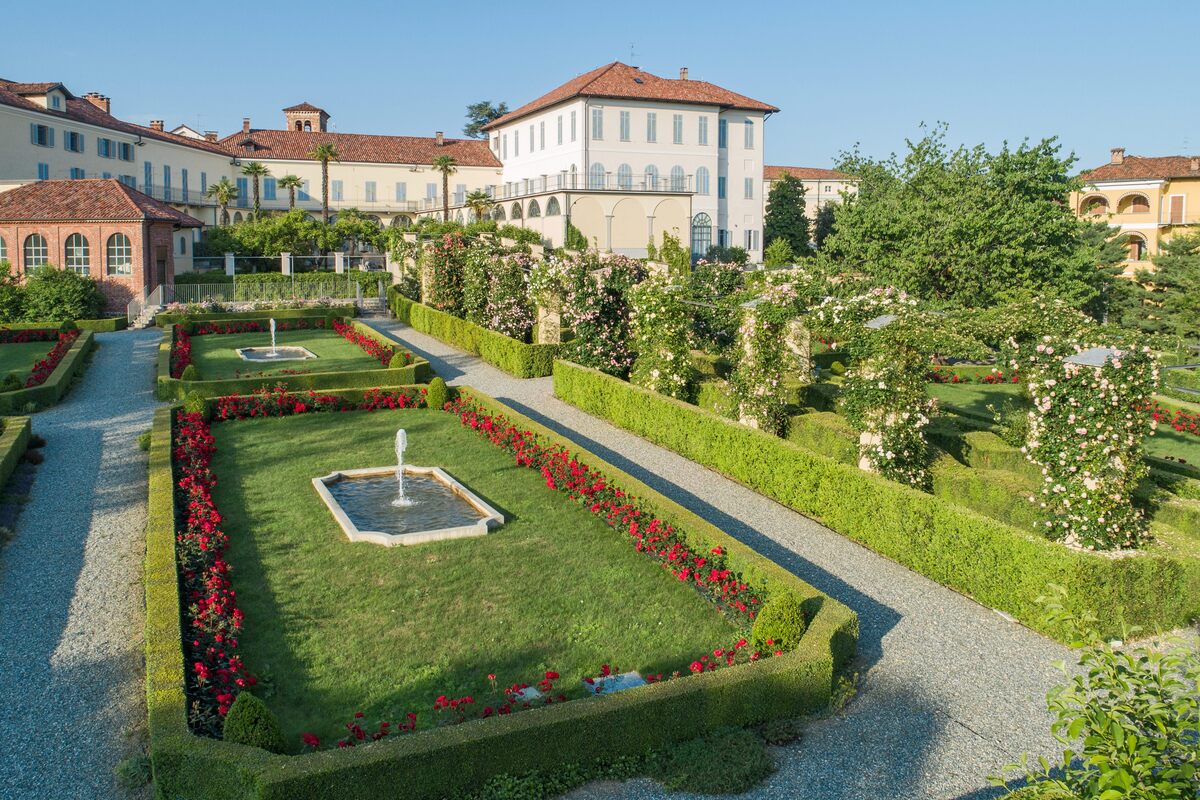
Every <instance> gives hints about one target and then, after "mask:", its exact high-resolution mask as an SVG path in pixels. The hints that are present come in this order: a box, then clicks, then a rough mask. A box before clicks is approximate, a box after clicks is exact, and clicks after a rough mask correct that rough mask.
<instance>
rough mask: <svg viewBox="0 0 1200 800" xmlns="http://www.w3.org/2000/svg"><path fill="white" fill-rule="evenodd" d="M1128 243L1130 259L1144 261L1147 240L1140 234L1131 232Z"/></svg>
mask: <svg viewBox="0 0 1200 800" xmlns="http://www.w3.org/2000/svg"><path fill="white" fill-rule="evenodd" d="M1127 244H1128V245H1129V260H1130V261H1144V260H1145V259H1146V240H1145V239H1143V238H1142V237H1141V235H1140V234H1137V233H1131V234H1129V239H1128V241H1127Z"/></svg>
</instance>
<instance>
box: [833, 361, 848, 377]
mask: <svg viewBox="0 0 1200 800" xmlns="http://www.w3.org/2000/svg"><path fill="white" fill-rule="evenodd" d="M829 371H830V372H832V373H833V374H834V375H845V374H846V365H845V364H843V363H842V362H840V361H835V362H833V363H832V364H830V365H829Z"/></svg>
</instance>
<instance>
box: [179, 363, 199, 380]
mask: <svg viewBox="0 0 1200 800" xmlns="http://www.w3.org/2000/svg"><path fill="white" fill-rule="evenodd" d="M179 380H181V381H198V380H200V370H198V369H196V365H195V364H188V365H187V366H186V367H184V368H183V372H181V373H180V374H179Z"/></svg>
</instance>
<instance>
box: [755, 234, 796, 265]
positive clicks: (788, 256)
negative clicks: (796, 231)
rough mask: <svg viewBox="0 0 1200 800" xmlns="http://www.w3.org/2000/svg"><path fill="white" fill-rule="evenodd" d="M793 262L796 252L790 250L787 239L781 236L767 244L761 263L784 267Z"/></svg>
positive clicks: (794, 261)
mask: <svg viewBox="0 0 1200 800" xmlns="http://www.w3.org/2000/svg"><path fill="white" fill-rule="evenodd" d="M795 263H796V254H795V253H793V252H792V246H791V244H789V243H788V240H787V239H786V238H784V237H782V236H780V237H778V238H777V239H775V241H773V242H771V243H770V244H769V245H767V249H766V251H765V252H764V253H763V264H765V265H766V266H768V267H786V266H789V265H791V264H795Z"/></svg>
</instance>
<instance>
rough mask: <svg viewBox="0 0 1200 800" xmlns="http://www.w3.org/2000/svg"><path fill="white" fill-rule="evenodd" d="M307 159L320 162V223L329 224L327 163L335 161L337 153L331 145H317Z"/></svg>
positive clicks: (327, 143)
mask: <svg viewBox="0 0 1200 800" xmlns="http://www.w3.org/2000/svg"><path fill="white" fill-rule="evenodd" d="M308 157H309V158H311V159H312V160H313V161H320V162H321V221H322V222H324V223H325V224H326V225H328V224H329V162H330V161H337V160H338V158H339V156H338V151H337V148H336V147H334V146H333V145H332V144H331V143H329V142H326V143H324V144H319V145H317V146H316V147H314V148H313V149H312V152H310V153H309V154H308Z"/></svg>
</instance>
